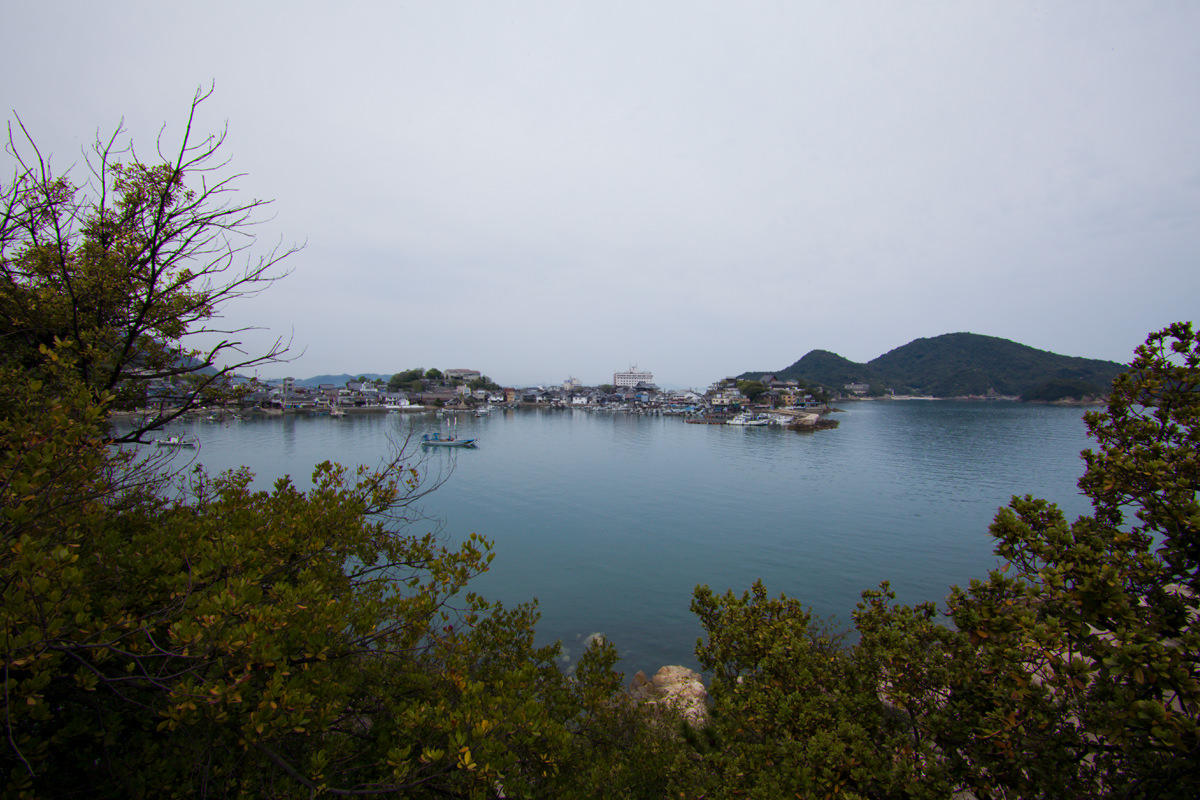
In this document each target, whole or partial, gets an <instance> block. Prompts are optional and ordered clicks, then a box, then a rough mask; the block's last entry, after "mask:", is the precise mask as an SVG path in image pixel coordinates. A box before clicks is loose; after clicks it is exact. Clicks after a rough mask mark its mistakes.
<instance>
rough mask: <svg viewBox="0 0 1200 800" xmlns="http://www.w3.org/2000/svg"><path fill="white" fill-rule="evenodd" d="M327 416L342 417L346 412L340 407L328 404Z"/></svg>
mask: <svg viewBox="0 0 1200 800" xmlns="http://www.w3.org/2000/svg"><path fill="white" fill-rule="evenodd" d="M329 416H331V417H344V416H346V412H345V411H343V410H342V409H340V408H338V407H337V406H330V407H329Z"/></svg>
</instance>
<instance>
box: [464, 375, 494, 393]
mask: <svg viewBox="0 0 1200 800" xmlns="http://www.w3.org/2000/svg"><path fill="white" fill-rule="evenodd" d="M468 386H470V387H471V391H478V390H479V389H486V390H487V391H489V392H498V391H500V384H498V383H496V382H495V381H493V380H492V379H491V378H489V377H488V376H487V375H481V376H480V377H478V378H476V379H475V380H473V381H471V382H470V383H469V384H468Z"/></svg>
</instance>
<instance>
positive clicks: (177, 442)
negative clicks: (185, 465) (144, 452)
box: [154, 434, 196, 447]
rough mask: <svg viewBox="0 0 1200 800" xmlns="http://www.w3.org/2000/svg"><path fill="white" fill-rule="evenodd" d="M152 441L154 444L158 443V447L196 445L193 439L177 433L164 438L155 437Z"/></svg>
mask: <svg viewBox="0 0 1200 800" xmlns="http://www.w3.org/2000/svg"><path fill="white" fill-rule="evenodd" d="M154 443H155V444H156V445H158V446H159V447H195V446H196V440H195V439H188V438H186V437H183V436H179V435H178V434H176V435H174V436H168V437H166V438H165V439H155V440H154Z"/></svg>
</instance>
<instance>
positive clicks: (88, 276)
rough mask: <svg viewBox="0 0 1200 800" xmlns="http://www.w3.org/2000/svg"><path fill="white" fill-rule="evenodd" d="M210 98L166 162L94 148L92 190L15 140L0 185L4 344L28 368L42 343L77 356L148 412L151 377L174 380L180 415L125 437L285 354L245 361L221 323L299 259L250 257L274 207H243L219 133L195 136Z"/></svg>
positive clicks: (96, 392) (83, 368)
mask: <svg viewBox="0 0 1200 800" xmlns="http://www.w3.org/2000/svg"><path fill="white" fill-rule="evenodd" d="M206 98H207V95H206V94H203V93H197V95H196V97H195V98H194V100H193V102H192V106H191V109H190V112H189V116H188V124H187V128H186V131H185V133H184V135H183V137H182V141H181V142H180V145H179V146H178V148H177V149H176V150H175V151H174V152H173V154H171V155H169V156H164V157H163V160H162V161H161V162H160V163H149V164H148V163H143V162H141V161H139V160H137V159H135V158H132V155H133V152H132V147H126V148H124V149H122V148H121V147H120V146H118V143H117V140H118V136H119V134H120V131H118V132H117V133H114V134H113V136H112V137H110V138H109V139H107V140H103V139H101V140H97V142H96V143H95V145H94V146H93V148H92V151H91V153H90V154H89V156H88V157H87V161H86V165H87V167H88V168H89V169H90V172H91V175H90V177H89V179H87V180H86V181H83V182H77V181H75V180H73V179H71V178H70V177H68V176H59V175H56V174H55V173H54V169H53V165H52V164H51V163H50V162H49V161H48V160H46V159H45V158H43V156H42V155H41V153H40V151H38V149H37V147H36V145H35V144H34V143H33V141H32V139H31V138H29V137H28V135H26V136H25V138H24V139H15V138H12V137H10V142H9V147H8V151H9V152H10V153H11V154H12V155H13V157H14V159H15V161H16V170H15V175H14V177H13V180H12V182H11V183H10V184H9V185H7V186H5V187H3V189H0V205H3V206H4V208H5V213H4V216H3V218H2V220H0V223H2V224H0V284H2V288H3V291H2V292H0V338H2V340H3V342H4V348H5V350H6V351H7V356H8V357H9V358H10V359H12V360H13V362H14V363H18V364H22V365H24V366H26V367H29V368H34V367H36V366H37V364H38V363H39V362H40V359H41V355H40V349H41V348H43V347H48V348H56V349H58V350H59V351H60V352H63V351H62V348H63V347H67V348H70V350H71V353H72V359H71V363H72V365H73V367H72V368H73V369H74V370H75V371H76V372H77V375H78V379H79V380H80V382H81V383H82V384H83V385H84V386H86V387H87V388H88V389H90V390H91V391H92V393H93V396H94V398H95V399H99V398H100V397H101V396H102V395H104V396H108V397H109V402H111V403H112V404H113V405H114V407H116V408H131V407H133V406H135V405H140V404H142V403H144V402H145V401H146V397H147V394H146V387H147V386H148V385H149V384H150V383H151V382H154V381H165V382H169V383H170V384H172V386H173V388H174V391H173V394H176V395H177V396H180V397H181V398H182V402H181V403H180V404H179V406H178V407H176V408H171V409H161V408H160V409H154V410H150V411H148V412H147V416H146V422H145V423H144V424H143V425H140V426H135V427H134V429H133V430H132V431H131V432H129V433H128V434H126V435H124V436H123V437H122V438H123V440H125V441H140V440H142V439H143V437H144V435H145V434H146V433H147V432H148V431H150V430H154V429H155V428H157V427H160V426H161V425H162V424H164V423H165V422H167V421H169V420H170V419H172V418H174V417H176V416H178V415H179V414H181V413H184V412H185V411H187V410H188V409H189V408H191V407H194V406H196V405H198V404H200V403H203V402H207V401H210V400H212V399H213V398H214V397H215V396H218V395H220V394H222V393H224V392H225V391H226V390H227V386H226V378H227V377H228V376H230V375H232V374H233V373H234V372H235V371H236V370H239V369H243V370H244V369H247V368H251V367H255V366H259V365H262V364H264V363H269V362H271V361H274V360H277V359H278V358H279V357H280V355H281V354H282V353H283V352H284V351H285V346H284V344H283V343H282V342H279V341H277V342H276V343H275V344H274V345H273V346H272V347H270V348H269V350H268V351H267V352H266V353H264V354H262V355H260V356H244V355H242V353H241V350H240V345H241V342H240V341H238V339H237V338H236V337H237V335H238V334H239V333H241V332H242V330H233V331H230V330H227V329H226V327H225V326H222V325H220V324H213V322H212V321H213V320H214V318H215V317H216V316H217V315H218V314H219V310H220V309H221V307H222V306H224V305H225V304H226V303H228V302H229V301H231V300H235V299H237V298H240V297H245V296H248V295H253V294H255V293H257V292H258V291H261V290H262V289H263V288H265V286H267V285H269V284H270V283H271V282H272V281H273V280H274V279H275V278H276V277H277V275H278V274H279V273H278V272H277V271H276V268H277V266H278V264H279V263H280V261H281V260H282V259H284V258H286V257H287V256H288V255H290V253H291V252H293V251H292V250H288V249H282V250H281V249H276V250H271V251H268V252H266V253H265V254H263V255H255V254H254V252H253V249H252V248H253V246H254V237H253V236H252V232H253V231H252V226H253V225H254V224H255V217H256V215H257V214H258V212H259V211H260V210H261V208H262V206H263V205H264V204H263V202H262V201H259V200H250V201H245V202H243V201H238V200H236V199H234V198H233V197H232V193H233V190H234V181H235V179H236V176H230V177H222V176H221V175H219V174H218V172H219V170H220V168H221V167H222V166H223V164H222V163H221V161H222V156H221V155H220V148H221V146H222V143H223V139H224V135H223V134H221V135H218V136H209V137H205V138H202V139H200V140H197V139H196V138H195V136H194V135H193V134H192V123H193V120H194V117H195V115H196V113H197V110H198V108H199V106H200V105H201V104H202V103H203V102H204V100H205V99H206ZM22 132H24V130H23V129H22ZM122 156H129V157H130V158H131V160H129V161H122V160H121V158H122ZM201 177H203V178H204V179H203V180H201Z"/></svg>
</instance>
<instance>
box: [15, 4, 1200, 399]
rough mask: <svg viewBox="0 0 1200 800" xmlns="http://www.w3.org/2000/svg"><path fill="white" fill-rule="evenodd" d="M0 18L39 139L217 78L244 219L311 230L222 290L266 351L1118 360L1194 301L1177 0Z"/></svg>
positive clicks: (323, 361)
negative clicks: (943, 340) (263, 208)
mask: <svg viewBox="0 0 1200 800" xmlns="http://www.w3.org/2000/svg"><path fill="white" fill-rule="evenodd" d="M0 42H2V43H3V50H4V53H5V73H6V74H5V78H4V89H3V92H2V95H0V96H2V97H3V99H4V106H5V110H6V112H8V114H9V115H10V116H11V112H12V111H15V112H16V113H17V114H19V115H20V116H21V118H22V119H23V120H24V122H25V124H26V126H27V127H28V128H29V129H30V130H31V132H32V133H33V134H34V135H35V137H36V138H37V139H38V141H39V142H40V143H41V144H42V145H43V147H44V149H48V150H50V151H52V152H53V154H54V157H55V160H56V162H58V163H59V164H60V165H61V166H65V165H66V164H68V163H70V162H72V161H78V159H79V152H80V147H81V146H82V145H83V144H85V143H86V142H87V141H89V140H90V139H91V138H93V137H94V135H95V132H96V130H97V128H100V129H104V130H109V129H111V128H112V127H113V126H115V125H116V124H117V123H118V122H119V121H120V120H121V119H124V123H125V126H126V128H127V129H128V131H129V134H130V135H131V136H132V138H133V139H134V142H135V144H141V150H143V151H146V152H148V151H149V149H150V146H151V144H152V143H153V140H154V136H155V134H156V133H157V131H158V129H159V127H160V126H162V125H163V124H164V123H165V124H166V126H167V134H168V136H171V135H175V136H177V135H178V134H179V132H180V130H181V124H182V122H183V121H184V119H185V117H186V112H187V107H188V103H189V101H190V99H191V96H192V94H193V92H194V91H195V90H196V88H197V87H198V86H201V85H204V86H206V85H208V84H209V83H210V82H215V84H216V92H215V94H214V96H213V98H212V99H211V100H210V101H209V102H208V103H207V104H206V105H205V106H204V107H203V111H202V114H201V119H200V124H201V126H202V127H203V128H204V129H205V130H216V129H219V128H220V127H221V126H222V125H224V124H225V122H228V124H229V130H230V135H229V140H228V154H229V155H230V156H232V158H233V166H234V167H235V168H236V169H237V170H238V171H243V172H246V173H247V177H246V178H245V179H244V180H243V181H242V184H241V185H242V186H243V187H244V190H245V192H246V195H247V196H259V197H264V198H272V199H274V200H275V204H274V206H273V215H274V218H273V220H272V221H271V222H270V223H269V224H268V225H265V226H264V227H263V229H262V230H261V236H262V237H263V239H264V240H265V242H266V243H268V244H269V243H271V242H273V241H274V240H276V239H278V238H280V237H282V238H283V239H284V240H286V241H298V242H306V243H307V245H306V247H305V249H304V250H303V251H302V252H300V253H299V254H297V255H295V256H294V257H292V258H291V259H290V262H289V266H290V268H291V269H292V274H291V276H290V277H288V278H287V279H286V280H284V281H282V282H281V283H279V284H278V285H276V286H275V287H273V288H272V289H270V290H269V291H268V292H267V293H266V294H263V295H261V296H260V297H258V298H255V299H254V300H252V301H247V302H245V303H243V304H242V305H240V306H238V307H236V308H234V309H231V311H230V315H231V317H232V318H233V319H234V320H235V321H237V322H254V323H258V324H261V325H264V326H266V327H267V328H269V329H270V330H271V331H273V332H275V333H281V334H283V335H292V334H294V340H295V345H296V349H297V350H303V351H304V355H303V356H302V357H300V358H299V359H298V360H297V361H296V362H295V363H293V364H290V365H287V366H286V367H280V368H279V369H277V370H263V371H262V377H274V376H275V375H277V374H278V375H282V374H293V375H295V376H297V377H305V376H309V375H314V374H318V373H329V372H355V373H358V372H383V373H390V372H394V371H398V370H401V369H405V368H408V367H414V366H423V367H426V368H428V367H434V366H436V367H439V368H443V369H445V368H452V367H465V368H473V369H479V370H482V371H483V372H484V373H486V374H488V375H490V376H492V377H493V378H494V379H496V380H497V381H499V382H501V383H506V384H528V383H539V382H540V383H549V382H559V381H561V380H563V379H564V378H566V377H567V376H569V375H570V376H576V377H578V378H579V379H581V380H582V381H584V382H585V383H602V382H607V381H610V380H611V378H612V373H613V372H614V371H615V370H618V369H624V368H626V367H628V366H630V365H631V364H637V365H638V366H639V367H641V368H643V369H649V370H651V371H653V372H654V374H655V376H656V378H657V379H658V382H659V383H660V384H662V385H666V386H704V385H707V384H708V383H710V382H711V381H713V380H715V379H717V378H720V377H723V376H725V375H728V374H733V373H736V372H740V371H742V370H745V369H781V368H783V367H785V366H787V365H788V364H790V363H791V362H793V361H795V360H796V359H797V358H799V357H800V356H802V355H803V354H804V353H806V352H808V351H809V350H811V349H814V348H823V349H828V350H833V351H836V352H838V353H841V354H842V355H844V356H846V357H848V358H851V359H854V360H857V361H865V360H868V359H871V358H874V357H875V356H878V355H880V354H882V353H884V352H886V351H887V350H890V349H892V348H893V347H897V346H899V345H902V344H904V343H906V342H908V341H910V340H912V339H914V338H917V337H922V336H936V335H938V334H942V333H949V332H954V331H972V332H976V333H983V334H989V335H993V336H1002V337H1005V338H1009V339H1014V340H1016V341H1019V342H1023V343H1025V344H1029V345H1032V346H1035V347H1039V348H1044V349H1048V350H1053V351H1055V352H1060V353H1065V354H1068V355H1080V356H1088V357H1097V358H1110V359H1114V360H1119V361H1126V360H1128V358H1129V355H1130V353H1131V351H1132V349H1133V347H1134V346H1135V345H1137V344H1138V343H1139V342H1141V341H1142V340H1143V339H1144V338H1145V335H1146V333H1147V332H1149V331H1150V330H1153V329H1156V328H1159V327H1162V326H1164V325H1165V324H1167V323H1169V322H1172V321H1174V320H1177V319H1195V318H1196V317H1197V313H1196V312H1197V309H1198V308H1200V262H1198V259H1197V255H1198V254H1200V3H1197V2H1192V1H1188V2H1179V3H1166V2H1139V3H1131V2H1096V0H1086V1H1085V2H1078V3H1075V2H1066V1H1065V0H1053V1H1052V2H1028V3H1022V2H1010V1H1009V0H1004V2H1000V0H997V1H996V2H889V3H882V2H880V3H856V2H841V1H839V2H776V3H768V2H738V3H735V2H721V3H717V2H704V1H703V0H700V1H698V0H688V2H682V1H680V2H652V1H650V0H639V2H619V1H618V0H603V2H588V3H573V2H563V1H558V2H473V3H465V2H447V1H446V0H438V2H340V3H332V2H299V1H297V0H291V1H290V2H287V3H282V2H274V3H266V2H262V3H256V2H250V1H248V0H241V1H240V2H220V1H211V0H210V1H209V2H204V3H195V2H161V0H154V2H143V3H134V2H119V1H117V0H106V2H75V3H66V2H53V0H39V1H38V2H19V1H17V0H0ZM6 172H7V169H6Z"/></svg>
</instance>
